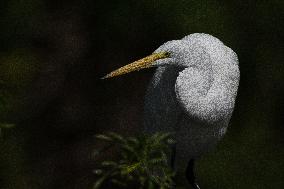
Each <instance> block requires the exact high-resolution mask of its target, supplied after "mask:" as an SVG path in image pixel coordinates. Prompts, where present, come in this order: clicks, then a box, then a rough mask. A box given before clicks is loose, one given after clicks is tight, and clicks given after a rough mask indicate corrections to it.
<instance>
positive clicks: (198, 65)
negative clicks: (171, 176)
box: [104, 33, 240, 188]
mask: <svg viewBox="0 0 284 189" xmlns="http://www.w3.org/2000/svg"><path fill="white" fill-rule="evenodd" d="M149 67H157V70H156V72H155V74H154V77H153V79H152V80H151V82H150V85H149V87H148V90H147V93H146V98H145V107H144V109H145V116H144V120H145V123H144V125H145V132H147V133H155V132H158V131H161V132H173V133H175V139H176V142H177V143H176V147H175V153H174V154H175V158H174V160H175V161H174V162H173V166H174V167H175V169H176V170H177V172H178V173H179V172H187V179H188V180H189V181H190V183H191V184H192V185H193V187H195V188H199V187H198V186H197V185H196V184H195V181H194V176H193V175H189V174H193V171H192V169H193V162H192V161H193V160H194V159H196V158H198V157H200V156H201V155H202V154H204V153H206V152H208V150H210V149H212V148H213V147H214V146H215V145H216V144H217V142H218V141H219V140H220V139H221V138H222V137H223V136H224V134H225V133H226V130H227V127H228V124H229V121H230V118H231V115H232V112H233V109H234V104H235V99H236V95H237V89H238V85H239V77H240V73H239V66H238V58H237V55H236V53H235V52H234V51H233V50H231V49H230V48H229V47H227V46H225V45H224V44H223V43H222V42H221V41H220V40H219V39H217V38H215V37H213V36H211V35H209V34H203V33H195V34H191V35H188V36H186V37H184V38H182V39H181V40H173V41H169V42H166V43H165V44H163V45H162V46H160V47H159V48H158V49H157V50H156V51H154V53H153V54H152V55H150V56H148V57H146V58H144V59H141V60H138V61H136V62H134V63H132V64H129V65H126V66H124V67H122V68H120V69H118V70H116V71H113V72H111V73H110V74H108V75H106V76H105V77H104V78H109V77H114V76H117V75H121V74H124V73H128V72H131V71H135V70H140V69H143V68H149ZM190 160H191V161H190ZM186 169H187V170H186Z"/></svg>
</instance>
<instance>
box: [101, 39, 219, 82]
mask: <svg viewBox="0 0 284 189" xmlns="http://www.w3.org/2000/svg"><path fill="white" fill-rule="evenodd" d="M203 43H211V46H212V45H213V46H214V45H217V46H219V45H220V44H222V42H221V41H220V40H218V39H217V38H215V37H213V36H211V35H208V34H191V35H188V36H186V37H184V38H183V39H181V40H172V41H168V42H166V43H164V44H163V45H161V46H160V47H159V48H158V49H157V50H155V51H154V52H153V54H152V55H149V56H147V57H145V58H142V59H140V60H137V61H135V62H133V63H131V64H128V65H126V66H123V67H121V68H119V69H117V70H115V71H113V72H111V73H109V74H107V75H106V76H104V77H103V78H102V79H106V78H111V77H115V76H119V75H123V74H126V73H129V72H132V71H138V70H141V69H145V68H151V67H159V66H175V67H180V68H185V67H189V66H197V67H198V66H201V67H204V66H205V65H204V64H208V63H209V61H210V57H209V53H208V50H209V49H205V48H204V45H201V44H203Z"/></svg>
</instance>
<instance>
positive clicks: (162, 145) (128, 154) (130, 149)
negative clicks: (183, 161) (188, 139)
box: [94, 133, 174, 189]
mask: <svg viewBox="0 0 284 189" xmlns="http://www.w3.org/2000/svg"><path fill="white" fill-rule="evenodd" d="M170 136H171V134H170V133H156V134H154V135H151V136H147V135H142V136H138V137H123V136H121V135H119V134H116V133H108V134H105V135H97V136H96V137H97V138H98V139H101V140H104V141H106V142H108V143H109V146H108V147H111V146H113V145H115V146H117V147H118V150H119V158H118V160H116V161H112V160H110V161H102V162H101V163H100V168H98V169H96V170H95V171H94V172H95V174H97V175H98V179H97V181H96V182H95V184H94V189H98V188H100V187H101V186H102V185H103V184H104V183H106V182H111V183H113V184H115V185H120V186H128V185H131V184H136V185H138V186H139V188H141V189H142V188H148V189H152V188H161V189H166V188H171V187H172V186H173V185H174V182H173V177H174V171H173V170H172V169H171V168H170V166H169V163H168V154H169V152H170V150H171V145H172V144H174V141H173V140H172V139H171V138H170ZM108 147H107V148H108ZM105 150H106V149H104V150H103V151H105Z"/></svg>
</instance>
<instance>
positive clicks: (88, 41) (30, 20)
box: [0, 0, 284, 189]
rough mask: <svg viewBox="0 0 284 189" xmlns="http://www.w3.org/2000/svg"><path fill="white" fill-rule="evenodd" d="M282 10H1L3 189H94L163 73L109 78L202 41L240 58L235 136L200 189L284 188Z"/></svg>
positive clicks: (124, 6)
mask: <svg viewBox="0 0 284 189" xmlns="http://www.w3.org/2000/svg"><path fill="white" fill-rule="evenodd" d="M283 13H284V1H281V0H270V1H243V0H240V1H216V0H212V1H206V0H179V1H177V0H152V1H150V0H140V1H134V0H131V1H130V0H129V1H126V0H125V1H106V0H81V1H74V0H71V1H70V0H68V1H67V0H61V1H55V0H48V1H47V0H25V1H22V0H9V1H8V0H6V1H5V0H2V1H1V2H0V122H1V123H4V124H7V123H13V124H15V126H14V127H13V128H9V129H8V128H7V129H2V130H1V136H0V188H1V189H57V188H58V189H65V188H66V189H72V188H74V189H75V188H76V189H77V188H80V189H84V188H86V189H88V188H91V187H92V184H93V182H94V175H93V173H92V170H93V169H94V167H95V166H96V161H97V160H96V159H95V158H94V156H93V152H94V150H95V149H98V148H100V147H101V144H100V143H99V142H98V141H97V140H96V139H95V138H94V135H95V134H99V133H104V132H106V131H116V132H119V133H123V134H125V135H135V134H137V133H138V132H139V130H140V128H141V126H142V123H143V100H144V95H145V90H146V88H147V85H148V83H149V81H150V79H151V76H152V75H153V73H154V71H155V70H154V69H149V70H145V71H141V72H138V73H131V74H128V75H125V76H121V77H119V78H115V79H111V80H100V79H99V78H100V77H102V76H103V75H105V74H106V73H108V72H110V71H112V70H114V69H115V68H118V67H120V66H122V65H125V64H127V63H130V62H132V61H134V60H137V59H139V58H141V57H144V56H146V55H148V54H150V53H152V52H153V51H154V50H155V49H156V48H158V47H159V46H160V45H161V44H162V43H164V42H166V41H168V40H173V39H180V38H182V37H184V36H185V35H188V34H191V33H196V32H202V33H209V34H211V35H214V36H216V37H217V38H219V39H220V40H221V41H223V42H224V43H225V44H226V45H227V46H229V47H231V48H232V49H233V50H234V51H235V52H236V53H237V54H238V57H239V61H240V70H241V81H240V88H239V92H238V97H237V102H236V108H235V111H234V114H233V117H232V120H231V124H230V127H229V129H228V133H227V135H226V136H225V138H224V139H223V140H222V141H221V143H220V144H219V145H218V147H217V149H215V150H214V151H213V152H211V153H210V154H207V155H206V156H204V157H203V158H202V159H201V160H199V161H198V163H197V177H198V181H199V184H200V186H201V188H202V189H209V188H210V189H245V188H250V189H262V188H263V189H264V188H265V189H280V188H284V173H283V170H284V150H283V149H284V133H283V132H284V127H283V112H284V97H283V91H284V85H283V81H284V80H283V79H284V64H283V59H284V57H283V38H284V36H283V32H284V23H283V20H284V15H283Z"/></svg>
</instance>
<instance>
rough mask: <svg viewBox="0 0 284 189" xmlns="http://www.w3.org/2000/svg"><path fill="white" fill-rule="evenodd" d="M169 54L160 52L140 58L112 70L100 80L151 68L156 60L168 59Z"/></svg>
mask: <svg viewBox="0 0 284 189" xmlns="http://www.w3.org/2000/svg"><path fill="white" fill-rule="evenodd" d="M168 57H169V53H168V52H161V53H153V54H151V55H149V56H146V57H145V58H142V59H140V60H137V61H135V62H133V63H131V64H128V65H126V66H123V67H121V68H118V69H117V70H114V71H112V72H110V73H109V74H107V75H106V76H104V77H102V78H101V79H107V78H111V77H116V76H119V75H123V74H127V73H129V72H133V71H138V70H141V69H145V68H150V67H153V63H154V62H155V61H156V60H159V59H163V58H168Z"/></svg>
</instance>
